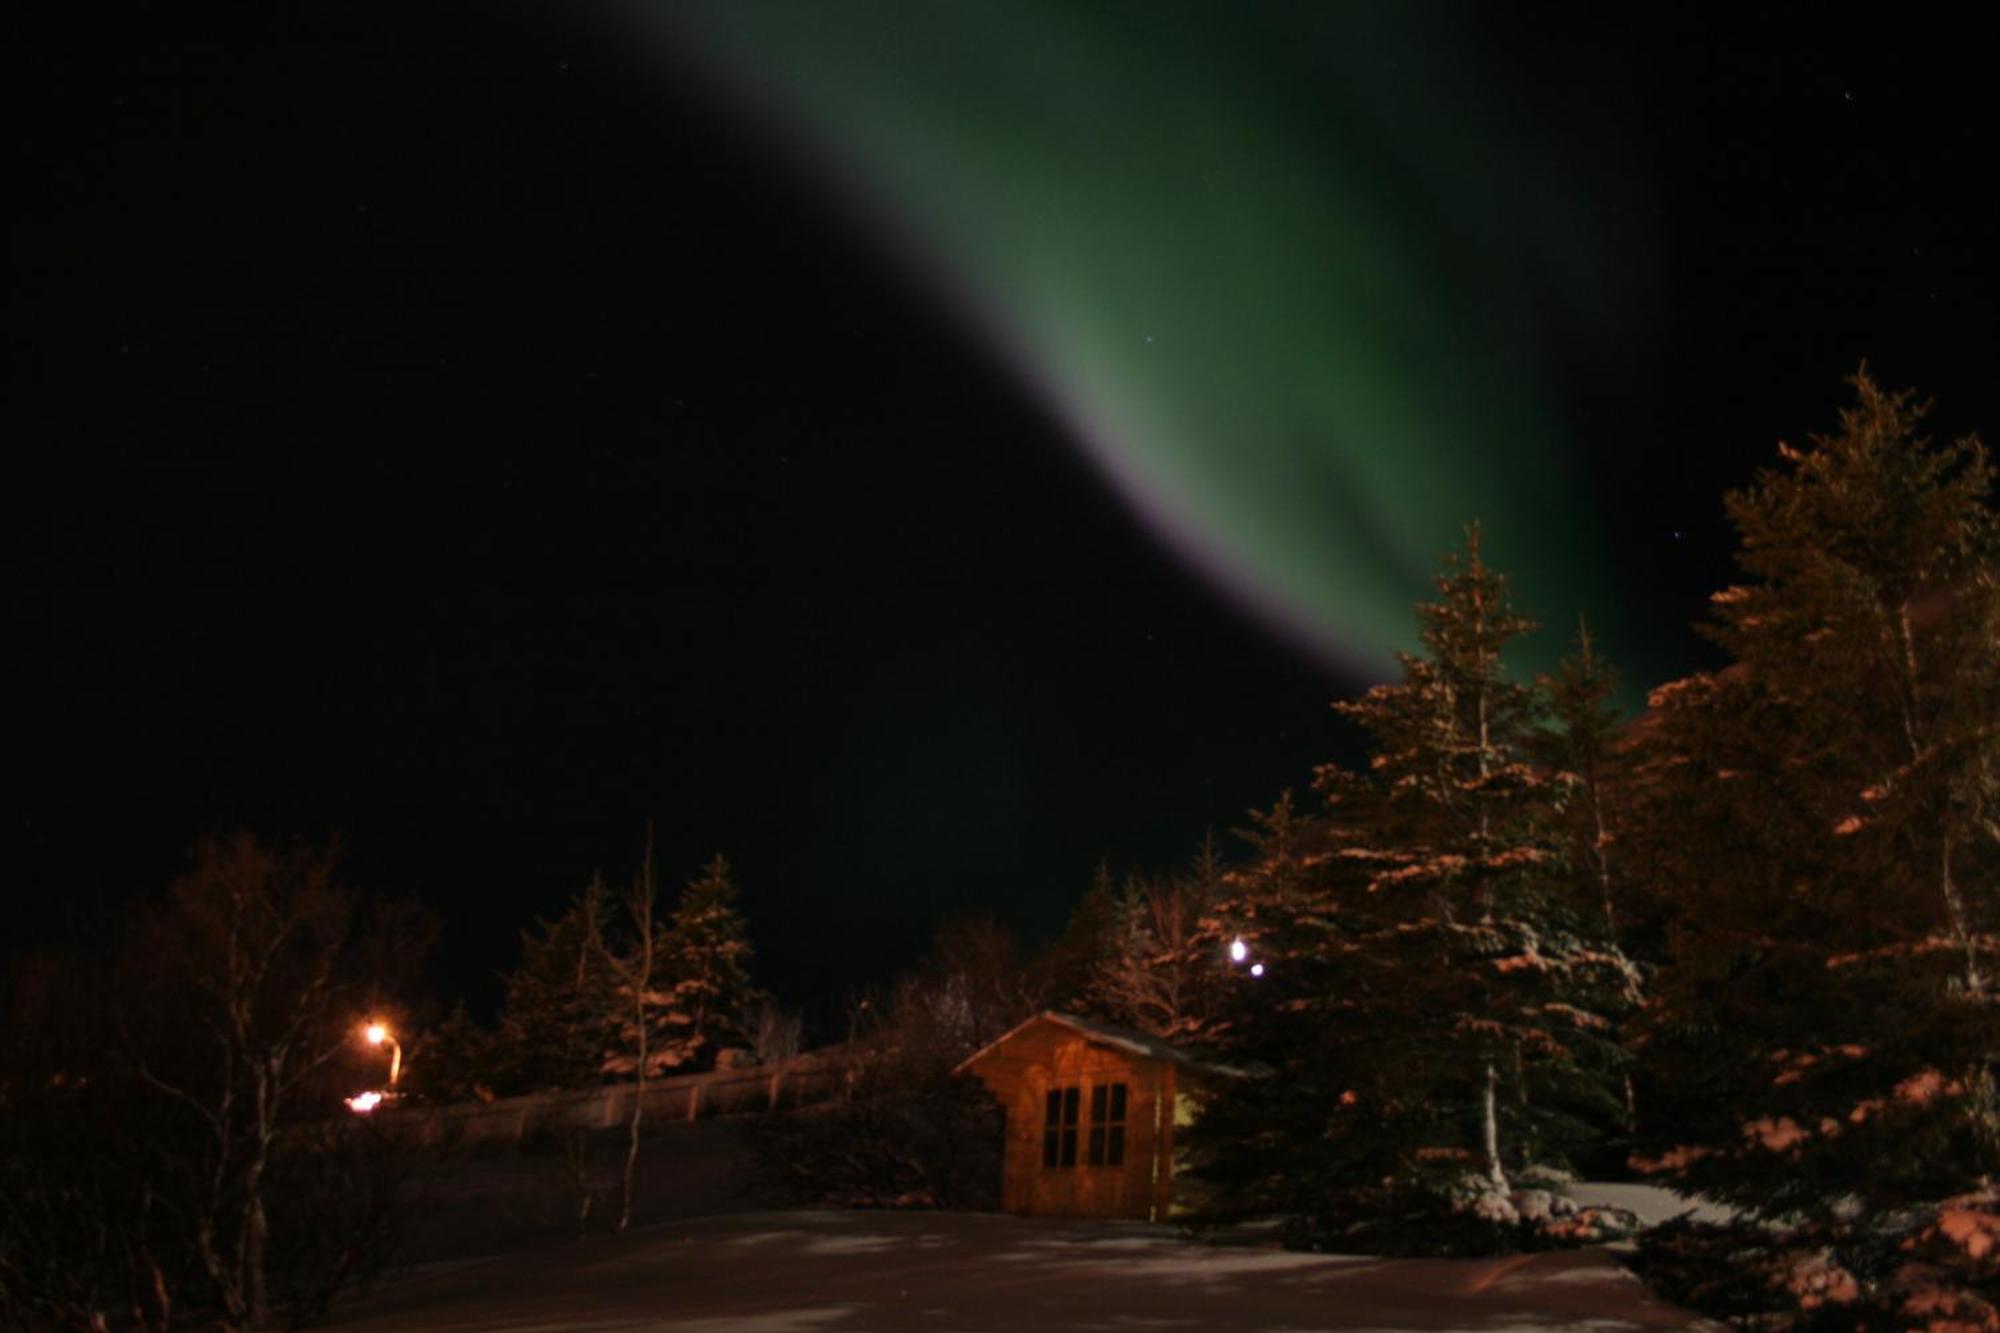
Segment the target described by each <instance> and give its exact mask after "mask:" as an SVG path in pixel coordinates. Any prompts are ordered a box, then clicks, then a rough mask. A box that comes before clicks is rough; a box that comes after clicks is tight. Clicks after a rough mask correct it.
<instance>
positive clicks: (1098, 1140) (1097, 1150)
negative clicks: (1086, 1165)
mask: <svg viewBox="0 0 2000 1333" xmlns="http://www.w3.org/2000/svg"><path fill="white" fill-rule="evenodd" d="M1090 1164H1091V1165H1092V1166H1103V1165H1104V1126H1102V1125H1092V1126H1091V1127H1090Z"/></svg>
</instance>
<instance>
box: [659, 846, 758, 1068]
mask: <svg viewBox="0 0 2000 1333" xmlns="http://www.w3.org/2000/svg"><path fill="white" fill-rule="evenodd" d="M750 954H751V949H750V927H749V923H748V922H747V921H746V920H745V919H744V916H743V913H742V911H741V910H740V909H739V908H738V907H737V905H736V881H735V879H734V877H733V876H732V875H731V873H730V869H729V862H728V861H727V860H726V859H724V858H723V857H722V856H721V855H720V854H717V855H716V856H715V858H714V859H712V860H711V861H709V863H708V864H707V865H706V866H704V867H702V871H701V874H699V875H698V876H696V877H695V878H694V879H692V880H690V881H688V884H687V886H686V887H685V888H684V889H682V890H681V896H680V901H679V902H678V903H677V904H676V905H675V907H674V911H673V915H672V917H671V918H670V919H669V920H668V922H667V928H666V939H665V941H664V949H663V953H662V960H661V968H662V972H663V976H664V980H665V981H666V983H667V985H668V987H669V989H668V991H667V994H666V996H665V997H664V1002H663V1013H662V1014H661V1019H662V1022H663V1024H664V1029H663V1032H662V1034H661V1038H660V1041H659V1043H658V1045H657V1046H656V1049H657V1050H658V1051H659V1052H660V1058H661V1060H662V1061H663V1062H664V1063H666V1064H669V1065H688V1064H694V1063H709V1062H712V1061H713V1060H714V1059H715V1053H716V1052H717V1051H718V1050H720V1049H722V1048H723V1047H725V1046H748V1045H749V1044H750V1043H751V1039H752V1022H753V1020H754V1017H755V1015H756V1012H757V1009H758V1006H759V1005H760V1004H761V1003H762V1002H763V1000H764V994H763V992H761V991H759V990H758V989H757V988H756V986H754V985H753V984H751V981H750Z"/></svg>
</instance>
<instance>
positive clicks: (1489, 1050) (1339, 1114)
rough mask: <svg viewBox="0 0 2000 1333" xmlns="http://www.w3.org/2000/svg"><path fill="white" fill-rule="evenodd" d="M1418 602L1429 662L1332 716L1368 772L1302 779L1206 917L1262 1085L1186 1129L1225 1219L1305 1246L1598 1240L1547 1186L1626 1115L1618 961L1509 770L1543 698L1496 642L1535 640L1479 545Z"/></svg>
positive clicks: (1530, 796) (1543, 800)
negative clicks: (1316, 810) (1245, 1212)
mask: <svg viewBox="0 0 2000 1333" xmlns="http://www.w3.org/2000/svg"><path fill="white" fill-rule="evenodd" d="M1436 582H1437V588H1438V592H1439V599H1438V600H1437V601H1435V602H1432V603H1427V604H1424V605H1421V606H1419V607H1418V608H1417V611H1418V616H1419V618H1420V620H1421V622H1422V628H1421V638H1422V642H1423V645H1424V649H1425V652H1424V653H1423V654H1422V655H1420V656H1406V657H1405V658H1404V659H1403V661H1402V666H1403V678H1402V680H1401V681H1399V682H1397V683H1395V684H1390V685H1383V686H1379V687H1377V688H1375V689H1373V690H1371V691H1369V692H1368V693H1367V694H1366V695H1365V696H1363V697H1362V698H1361V699H1359V700H1356V701H1354V702H1352V703H1344V704H1338V705H1336V707H1337V708H1338V709H1339V710H1340V711H1341V712H1343V713H1344V714H1346V715H1347V716H1349V717H1351V718H1353V719H1354V720H1355V721H1357V722H1358V723H1359V724H1360V725H1361V726H1362V727H1363V728H1364V729H1365V730H1366V731H1367V732H1368V734H1369V735H1370V737H1371V738H1372V740H1373V742H1374V752H1373V756H1372V759H1371V762H1370V766H1369V769H1368V771H1366V772H1362V773H1357V772H1350V771H1347V770H1344V769H1342V768H1339V767H1338V766H1333V765H1329V766H1326V767H1324V768H1322V769H1321V770H1320V772H1319V775H1318V779H1317V782H1318V786H1319V788H1320V790H1321V792H1322V794H1323V795H1324V797H1325V798H1326V805H1325V809H1324V812H1323V813H1322V814H1321V815H1319V816H1318V817H1315V818H1312V819H1301V818H1300V817H1299V816H1298V815H1297V814H1295V813H1294V812H1293V811H1292V809H1291V807H1290V804H1289V802H1281V803H1280V805H1279V806H1278V807H1277V808H1276V809H1274V810H1273V811H1272V812H1271V813H1270V814H1268V815H1265V816H1262V817H1260V819H1259V827H1258V829H1257V830H1256V831H1255V832H1254V834H1253V846H1254V847H1255V850H1256V853H1257V855H1256V858H1255V859H1254V860H1253V862H1252V863H1251V865H1250V866H1248V867H1246V868H1245V870H1243V871H1241V872H1239V873H1238V874H1237V875H1236V876H1235V877H1234V878H1235V882H1236V892H1235V893H1234V894H1233V896H1232V897H1231V898H1230V899H1229V900H1228V901H1227V902H1225V903H1224V904H1223V905H1222V907H1221V909H1220V910H1219V911H1218V913H1217V915H1216V921H1217V928H1218V930H1221V931H1227V930H1237V931H1240V932H1241V933H1242V935H1243V937H1244V939H1245V942H1246V944H1247V945H1248V946H1249V951H1250V952H1249V956H1248V958H1246V960H1245V962H1246V964H1247V965H1249V966H1255V965H1257V964H1261V965H1262V975H1260V976H1257V977H1255V978H1249V977H1248V975H1247V972H1248V967H1247V966H1246V968H1245V969H1243V972H1242V973H1241V974H1240V976H1239V980H1240V981H1241V984H1240V986H1239V988H1238V1001H1239V1003H1238V1005H1237V1007H1236V1009H1235V1011H1234V1013H1233V1014H1232V1017H1231V1022H1230V1026H1229V1029H1228V1031H1227V1039H1228V1043H1229V1047H1230V1050H1231V1052H1232V1054H1233V1055H1234V1056H1235V1057H1236V1058H1237V1059H1238V1060H1239V1061H1254V1062H1257V1063H1261V1064H1262V1065H1264V1066H1266V1067H1267V1068H1268V1069H1269V1070H1271V1071H1272V1073H1271V1074H1270V1075H1269V1076H1268V1077H1265V1078H1259V1079H1253V1080H1249V1081H1246V1082H1245V1083H1243V1084H1241V1085H1240V1086H1237V1087H1233V1088H1231V1089H1229V1090H1228V1091H1226V1092H1224V1093H1223V1094H1222V1095H1221V1096H1220V1097H1219V1098H1218V1100H1217V1102H1216V1104H1215V1106H1214V1107H1213V1108H1211V1111H1210V1113H1209V1115H1208V1116H1207V1117H1205V1118H1204V1120H1203V1121H1202V1123H1201V1125H1200V1127H1199V1129H1198V1136H1199V1139H1200V1140H1201V1141H1202V1142H1203V1145H1204V1147H1203V1154H1204V1157H1205V1159H1206V1167H1205V1171H1206V1174H1207V1176H1208V1177H1209V1179H1211V1180H1212V1181H1213V1182H1215V1183H1216V1184H1217V1185H1218V1186H1219V1187H1220V1188H1221V1191H1222V1193H1221V1196H1220V1197H1221V1200H1222V1207H1223V1208H1224V1209H1227V1208H1228V1207H1237V1208H1248V1209H1254V1210H1259V1211H1278V1212H1281V1213H1284V1214H1285V1215H1287V1216H1288V1217H1289V1218H1290V1219H1291V1221H1292V1227H1293V1236H1294V1239H1295V1240H1296V1241H1297V1242H1299V1243H1303V1244H1309V1245H1313V1246H1316V1247H1319V1246H1324V1247H1332V1248H1341V1247H1350V1248H1351V1247H1365V1248H1371V1249H1388V1250H1433V1251H1451V1250H1474V1249H1494V1248H1505V1247H1509V1246H1513V1245H1519V1244H1532V1243H1540V1242H1543V1241H1546V1240H1548V1239H1550V1238H1553V1237H1561V1236H1565V1235H1578V1236H1582V1235H1590V1234H1595V1231H1596V1226H1597V1222H1596V1219H1594V1218H1591V1217H1583V1216H1577V1215H1574V1214H1573V1213H1572V1212H1571V1211H1570V1210H1569V1208H1568V1206H1567V1204H1566V1202H1564V1201H1563V1200H1561V1199H1560V1197H1559V1194H1558V1193H1555V1192H1552V1191H1551V1189H1550V1188H1549V1187H1550V1186H1552V1185H1554V1184H1556V1183H1557V1182H1558V1181H1559V1180H1560V1177H1561V1172H1562V1170H1563V1169H1564V1168H1565V1167H1566V1166H1567V1164H1568V1161H1569V1158H1570V1154H1571V1153H1572V1151H1573V1150H1574V1149H1576V1148H1577V1147H1579V1146H1581V1145H1585V1144H1588V1143H1589V1142H1591V1141H1592V1140H1593V1139H1594V1138H1596V1137H1597V1136H1598V1135H1599V1134H1600V1133H1601V1131H1602V1129H1603V1127H1604V1126H1606V1125H1609V1124H1612V1123H1615V1122H1616V1121H1617V1120H1618V1119H1619V1118H1620V1117H1621V1115H1622V1104H1623V1094H1622V1080H1621V1077H1620V1056H1619V1053H1618V1048H1617V1045H1616V1042H1615V1029H1614V1024H1615V1020H1616V1019H1617V1017H1618V1015H1619V1014H1620V1013H1621V1012H1622V1011H1623V1010H1625V1009H1627V1008H1629V1007H1630V1006H1631V1004H1632V1003H1633V1001H1634V1000H1635V999H1636V996H1637V984H1638V975H1637V971H1636V969H1635V968H1634V967H1633V966H1632V965H1631V964H1630V963H1629V962H1628V961H1627V960H1626V959H1625V957H1624V956H1623V955H1622V954H1620V953H1619V952H1618V950H1617V949H1616V948H1615V947H1614V946H1613V945H1612V944H1610V943H1609V941H1608V939H1607V938H1606V931H1605V923H1604V919H1603V913H1602V910H1601V906H1600V902H1599V898H1598V895H1597V894H1596V893H1595V892H1592V893H1590V894H1589V895H1587V896H1586V895H1580V894H1578V893H1577V892H1576V891H1575V885H1576V882H1577V877H1576V876H1574V875H1572V874H1570V873H1569V872H1568V868H1567V866H1566V864H1565V860H1564V858H1565V854H1566V851H1567V849H1568V846H1569V840H1568V839H1566V837H1565V836H1564V830H1563V825H1562V812H1563V807H1564V801H1565V799H1566V796H1567V794H1568V793H1569V791H1570V789H1571V787H1572V785H1573V784H1571V783H1570V782H1568V781H1562V782H1557V781H1553V780H1551V777H1550V776H1549V774H1547V773H1546V772H1545V771H1543V770H1542V769H1540V768H1538V767H1537V766H1536V765H1535V764H1534V763H1532V762H1531V759H1530V750H1531V747H1532V745H1533V744H1534V743H1535V741H1536V739H1537V732H1538V726H1539V723H1540V721H1541V716H1542V712H1543V705H1542V702H1541V700H1540V699H1539V697H1538V696H1537V694H1536V693H1535V692H1534V691H1533V690H1532V689H1531V688H1529V687H1527V686H1524V685H1520V684H1517V683H1515V682H1512V681H1510V680H1508V679H1507V677H1506V674H1505V671H1504V669H1503V667H1502V665H1501V652H1502V650H1503V649H1504V648H1505V647H1506V646H1507V645H1508V644H1509V643H1510V642H1511V641H1512V640H1513V639H1515V638H1516V637H1518V636H1519V635H1521V634H1523V633H1525V632H1526V631H1527V630H1528V629H1530V628H1531V626H1530V625H1529V624H1528V622H1527V621H1525V620H1524V619H1522V618H1521V617H1520V616H1518V615H1516V614H1515V613H1514V611H1513V610H1512V607H1511V604H1510V601H1509V597H1508V592H1507V586H1506V581H1505V579H1504V578H1502V577H1501V576H1500V575H1498V574H1496V573H1495V572H1494V571H1492V570H1491V569H1490V568H1488V567H1487V565H1486V564H1485V562H1484V560H1483V559H1482V558H1481V554H1480V549H1479V534H1478V530H1477V529H1476V528H1475V529H1473V530H1472V531H1471V532H1469V534H1468V538H1467V544H1466V549H1465V552H1464V554H1463V555H1462V556H1459V557H1455V558H1453V559H1452V560H1450V561H1449V562H1448V564H1447V566H1446V569H1445V570H1444V572H1443V573H1442V574H1441V575H1440V576H1439V577H1438V578H1437V580H1436Z"/></svg>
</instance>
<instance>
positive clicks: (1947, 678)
mask: <svg viewBox="0 0 2000 1333" xmlns="http://www.w3.org/2000/svg"><path fill="white" fill-rule="evenodd" d="M1853 385H1854V388H1855V390H1856V401H1855V403H1854V405H1853V406H1851V407H1849V408H1848V409H1846V410H1845V411H1843V412H1842V413H1841V416H1840V427H1839V429H1838V431H1836V432H1835V433H1834V434H1832V435H1829V436H1825V437H1814V438H1813V439H1812V441H1811V444H1810V447H1808V448H1806V449H1803V450H1800V449H1795V448H1791V447H1789V446H1782V445H1781V446H1780V450H1779V452H1780V466H1779V467H1777V468H1773V469H1768V470H1765V471H1762V472H1760V473H1759V474H1758V476H1757V477H1756V479H1755V481H1754V483H1753V484H1752V485H1751V486H1750V487H1749V488H1747V489H1746V490H1743V491H1740V492H1737V493H1735V494H1732V495H1731V496H1729V498H1728V510H1729V514H1730V517H1731V519H1732V520H1733V521H1734V523H1735V525H1736V527H1737V529H1738V532H1739V533H1740V535H1741V543H1742V544H1741V549H1740V553H1739V556H1738V559H1739V563H1740V564H1741V566H1742V568H1743V570H1744V572H1745V573H1746V575H1748V576H1749V577H1748V580H1747V581H1746V582H1745V583H1743V584H1741V585H1738V586H1734V587H1730V588H1725V589H1724V590H1722V591H1721V592H1719V593H1717V594H1715V596H1714V599H1713V601H1714V616H1715V618H1714V621H1713V623H1712V624H1711V625H1710V626H1709V627H1708V629H1709V633H1710V634H1711V636H1712V637H1713V638H1714V639H1715V640H1716V641H1717V642H1718V643H1719V644H1721V645H1722V646H1723V647H1724V648H1725V649H1726V650H1727V651H1728V652H1729V654H1730V655H1731V657H1732V658H1733V659H1734V663H1735V664H1734V665H1732V666H1730V667H1729V668H1728V669H1726V670H1723V671H1720V672H1717V673H1713V674H1707V675H1699V676H1694V677H1691V678H1689V679H1686V680H1682V681H1678V682H1675V683H1674V684H1672V685H1670V686H1666V687H1663V688H1662V689H1660V690H1658V691H1656V692H1655V694H1654V696H1653V706H1654V717H1653V718H1652V719H1651V721H1650V722H1649V726H1648V739H1647V744H1646V750H1645V755H1646V778H1647V786H1646V805H1645V819H1644V828H1643V834H1644V837H1645V853H1646V854H1645V856H1644V858H1643V864H1644V865H1645V867H1646V868H1647V871H1648V873H1649V874H1650V875H1652V876H1653V877H1654V878H1655V880H1656V882H1657V884H1658V888H1657V892H1658V893H1659V894H1660V896H1662V897H1666V896H1668V895H1669V894H1671V895H1673V896H1674V897H1675V898H1676V899H1677V900H1678V903H1679V910H1678V912H1677V914H1676V917H1675V921H1674V939H1673V946H1674V951H1673V957H1674V963H1675V967H1674V970H1673V981H1672V985H1671V988H1670V989H1669V990H1668V992H1667V995H1666V1000H1667V1003H1666V1005H1665V1007H1664V1009H1663V1011H1662V1014H1661V1018H1660V1021H1659V1022H1658V1023H1657V1024H1656V1025H1655V1030H1654V1031H1653V1033H1652V1034H1651V1040H1650V1043H1649V1048H1648V1051H1649V1056H1650V1057H1651V1059H1652V1061H1653V1062H1654V1063H1655V1064H1657V1065H1659V1066H1661V1067H1663V1068H1665V1069H1667V1070H1669V1071H1670V1072H1671V1073H1672V1074H1673V1075H1674V1076H1675V1078H1676V1080H1677V1081H1678V1083H1679V1085H1680V1089H1681V1098H1680V1102H1679V1105H1678V1111H1679V1118H1680V1119H1681V1121H1682V1122H1683V1123H1684V1125H1685V1128H1684V1129H1683V1131H1682V1132H1681V1133H1680V1134H1679V1135H1677V1136H1676V1137H1675V1138H1674V1139H1673V1140H1672V1141H1663V1142H1661V1143H1659V1144H1657V1145H1656V1146H1655V1151H1654V1152H1653V1153H1652V1154H1651V1155H1650V1156H1649V1157H1648V1158H1647V1159H1645V1165H1647V1166H1648V1167H1650V1168H1651V1169H1653V1170H1654V1171H1656V1172H1657V1173H1658V1174H1659V1175H1660V1176H1661V1177H1662V1178H1663V1179H1665V1180H1667V1181H1670V1182H1671V1183H1673V1184H1674V1185H1675V1186H1676V1187H1678V1188H1680V1189H1682V1190H1685V1191H1687V1192H1690V1193H1693V1194H1698V1195H1701V1196H1705V1197H1709V1198H1714V1199H1719V1200H1722V1201H1725V1202H1727V1203H1729V1204H1732V1205H1734V1206H1736V1207H1737V1208H1739V1209H1743V1210H1746V1211H1747V1212H1748V1213H1750V1214H1751V1215H1752V1216H1754V1217H1755V1218H1756V1219H1758V1220H1759V1222H1760V1223H1761V1224H1762V1225H1763V1230H1762V1231H1760V1232H1759V1233H1758V1235H1757V1237H1756V1238H1755V1244H1754V1245H1752V1247H1751V1248H1753V1249H1761V1250H1762V1251H1763V1252H1764V1254H1763V1257H1764V1258H1765V1260H1766V1261H1768V1262H1769V1263H1770V1264H1771V1266H1772V1267H1771V1270H1770V1271H1771V1274H1772V1276H1773V1280H1774V1281H1778V1282H1779V1283H1780V1286H1779V1287H1777V1288H1774V1290H1779V1291H1782V1290H1784V1289H1785V1288H1784V1287H1783V1279H1784V1278H1785V1277H1786V1275H1787V1274H1789V1273H1791V1272H1793V1271H1794V1270H1795V1268H1796V1266H1797V1264H1798V1263H1799V1261H1800V1260H1801V1257H1802V1256H1805V1257H1810V1258H1812V1259H1813V1261H1814V1262H1815V1263H1816V1264H1817V1265H1818V1266H1819V1272H1820V1274H1821V1276H1820V1278H1819V1279H1818V1281H1817V1283H1816V1284H1815V1286H1814V1288H1813V1289H1811V1290H1801V1291H1800V1292H1798V1293H1796V1295H1797V1301H1796V1303H1795V1304H1794V1305H1793V1309H1794V1310H1795V1311H1796V1310H1800V1309H1804V1308H1808V1307H1810V1306H1812V1305H1813V1304H1814V1303H1815V1302H1818V1303H1820V1304H1822V1305H1825V1304H1835V1303H1847V1304H1850V1305H1851V1306H1852V1307H1853V1308H1854V1309H1855V1310H1857V1311H1858V1310H1861V1309H1863V1308H1865V1307H1868V1306H1874V1307H1876V1309H1877V1313H1876V1314H1875V1315H1874V1316H1872V1317H1873V1318H1876V1319H1880V1320H1886V1321H1888V1322H1893V1323H1896V1324H1898V1325H1899V1326H1901V1325H1902V1324H1905V1323H1907V1322H1909V1321H1912V1320H1914V1321H1915V1322H1917V1323H1923V1322H1925V1320H1926V1319H1930V1318H1948V1317H1949V1318H1960V1319H1967V1320H1970V1321H1972V1322H1971V1323H1970V1324H1969V1325H1968V1326H1979V1322H1978V1321H1980V1320H1982V1319H1983V1320H1986V1321H1989V1322H1988V1324H1987V1326H1992V1322H1994V1321H2000V1314H1996V1312H1995V1308H1994V1305H1993V1303H1992V1301H1991V1295H1990V1293H1991V1291H1992V1285H1991V1284H1993V1283H1994V1282H1995V1281H1996V1280H2000V1263H1996V1261H2000V1242H1996V1237H2000V1197H1996V1194H1995V1189H1994V1185H1993V1179H1994V1175H1995V1173H1996V1171H2000V1100H1996V1093H1995V1087H1994V1067H1995V1061H1996V1059H2000V990H1996V984H1995V982H1996V978H1995V971H1996V966H2000V939H1996V935H1995V931H1996V930H1997V929H2000V902H1996V896H1997V895H2000V786H1996V780H1995V775H1996V771H2000V524H1996V519H1995V514H1994V510H1993V508H1992V494H1993V478H1994V474H1993V467H1992V464H1991V461H1990V459H1989V457H1988V455H1987V453H1986V451H1985V449H1984V448H1983V447H1982V446H1981V445H1980V444H1979V442H1978V441H1977V440H1976V439H1973V438H1967V439H1961V440H1958V441H1956V442H1952V443H1942V444H1941V443H1937V442H1934V441H1932V440H1929V439H1926V438H1924V437H1922V436H1921V435H1920V434H1919V430H1920V423H1921V421H1922V418H1923V416H1924V414H1925V410H1926V408H1925V405H1920V404H1918V403H1916V402H1914V401H1913V400H1912V399H1911V398H1910V396H1909V395H1908V394H1904V393H1885V392H1883V391H1882V390H1881V389H1879V388H1878V387H1877V386H1876V385H1875V384H1874V383H1873V382H1872V381H1871V380H1870V379H1869V378H1868V377H1867V375H1866V373H1865V371H1864V372H1863V373H1862V374H1860V375H1858V376H1857V377H1856V378H1855V379H1854V381H1853ZM1828 1274H1832V1276H1831V1277H1828V1276H1827V1275H1828ZM1982 1284H1984V1285H1985V1290H1986V1291H1987V1293H1988V1295H1987V1296H1985V1297H1981V1296H1978V1295H1977V1294H1975V1289H1976V1288H1979V1287H1980V1286H1981V1285H1982ZM1864 1317H1867V1316H1864Z"/></svg>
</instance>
